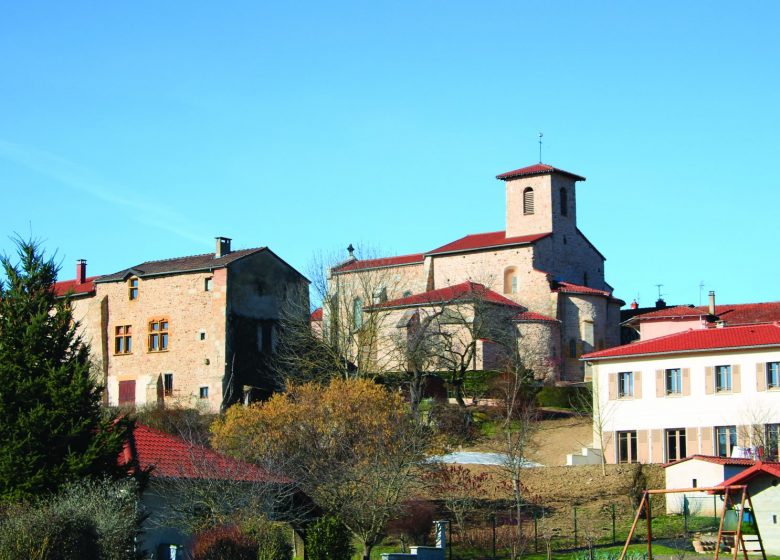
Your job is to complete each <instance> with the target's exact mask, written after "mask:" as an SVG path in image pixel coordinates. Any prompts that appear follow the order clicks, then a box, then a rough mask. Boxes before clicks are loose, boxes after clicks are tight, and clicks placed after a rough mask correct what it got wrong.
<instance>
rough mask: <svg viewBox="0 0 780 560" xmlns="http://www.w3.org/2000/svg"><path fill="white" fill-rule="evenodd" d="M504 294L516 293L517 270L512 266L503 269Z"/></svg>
mask: <svg viewBox="0 0 780 560" xmlns="http://www.w3.org/2000/svg"><path fill="white" fill-rule="evenodd" d="M504 293H505V294H516V293H517V269H516V268H515V267H514V266H510V267H507V268H505V269H504Z"/></svg>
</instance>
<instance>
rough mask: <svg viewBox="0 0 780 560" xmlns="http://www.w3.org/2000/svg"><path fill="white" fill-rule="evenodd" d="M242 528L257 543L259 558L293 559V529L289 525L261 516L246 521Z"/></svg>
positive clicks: (268, 559) (265, 559) (273, 559)
mask: <svg viewBox="0 0 780 560" xmlns="http://www.w3.org/2000/svg"><path fill="white" fill-rule="evenodd" d="M241 528H242V529H243V531H244V532H245V533H246V534H247V535H248V536H249V537H251V538H252V539H253V540H254V541H255V542H256V543H257V549H258V552H257V558H258V560H291V559H292V557H293V547H292V530H291V529H290V527H289V526H288V525H286V524H284V523H278V522H274V521H269V520H268V519H267V518H265V517H261V518H256V519H252V520H251V521H248V522H246V523H244V525H242V527H241Z"/></svg>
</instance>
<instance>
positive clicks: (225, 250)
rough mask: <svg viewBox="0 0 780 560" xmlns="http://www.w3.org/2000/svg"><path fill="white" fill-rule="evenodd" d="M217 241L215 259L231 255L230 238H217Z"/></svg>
mask: <svg viewBox="0 0 780 560" xmlns="http://www.w3.org/2000/svg"><path fill="white" fill-rule="evenodd" d="M214 239H216V240H217V249H216V251H214V258H215V259H218V258H220V257H224V256H225V255H227V254H229V253H230V238H229V237H215V238H214Z"/></svg>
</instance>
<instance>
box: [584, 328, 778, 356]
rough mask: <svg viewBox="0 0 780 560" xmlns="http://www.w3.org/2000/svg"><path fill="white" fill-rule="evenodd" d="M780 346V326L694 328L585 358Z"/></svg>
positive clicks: (603, 351) (602, 351)
mask: <svg viewBox="0 0 780 560" xmlns="http://www.w3.org/2000/svg"><path fill="white" fill-rule="evenodd" d="M773 346H780V325H778V324H777V323H772V324H766V325H744V326H736V327H722V328H716V329H695V330H694V329H691V330H688V331H685V332H681V333H675V334H670V335H667V336H660V337H658V338H652V339H650V340H644V341H641V342H635V343H633V344H625V345H623V346H615V347H614V348H608V349H607V350H600V351H599V352H591V353H590V354H585V355H583V356H582V358H581V359H583V360H601V359H609V358H622V357H626V356H645V355H652V354H678V353H686V352H703V351H707V350H724V349H727V348H729V349H730V348H754V347H773Z"/></svg>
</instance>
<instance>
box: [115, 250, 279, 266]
mask: <svg viewBox="0 0 780 560" xmlns="http://www.w3.org/2000/svg"><path fill="white" fill-rule="evenodd" d="M266 248H267V246H262V247H248V248H246V249H235V250H233V251H230V252H229V253H225V254H224V255H222V256H221V257H217V256H216V254H215V253H214V252H207V253H197V254H195V255H182V256H179V257H168V258H167V259H156V260H153V261H144V262H142V263H138V264H136V265H133V266H129V267H127V268H126V269H125V270H129V269H131V268H135V267H138V266H141V265H144V264H152V263H163V262H171V261H178V260H180V259H192V258H194V257H205V256H207V255H214V260H217V259H222V258H225V257H228V256H230V255H233V254H235V253H243V252H246V251H259V250H260V249H266Z"/></svg>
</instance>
